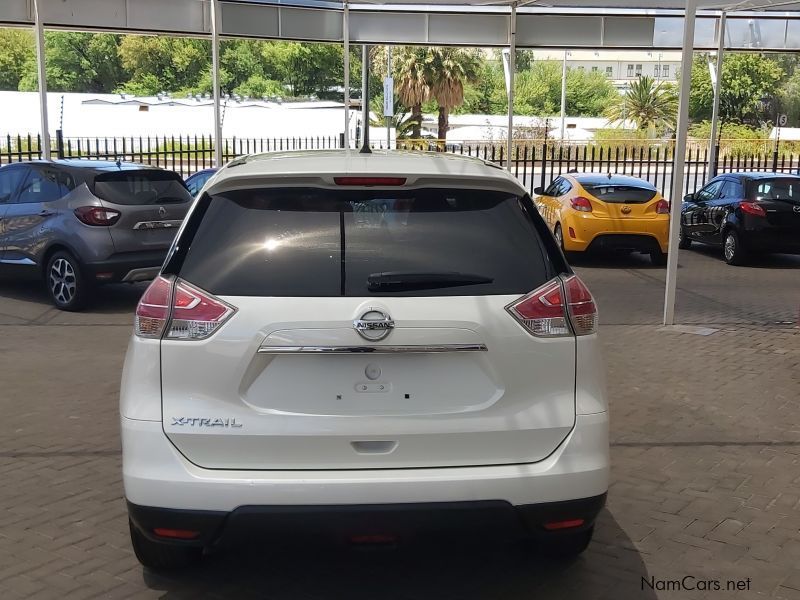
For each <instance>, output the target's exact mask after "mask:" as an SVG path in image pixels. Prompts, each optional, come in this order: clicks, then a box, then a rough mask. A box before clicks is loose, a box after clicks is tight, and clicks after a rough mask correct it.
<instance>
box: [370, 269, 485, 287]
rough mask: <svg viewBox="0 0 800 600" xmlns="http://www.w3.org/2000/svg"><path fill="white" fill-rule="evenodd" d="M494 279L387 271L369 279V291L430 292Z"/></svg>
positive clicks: (450, 273)
mask: <svg viewBox="0 0 800 600" xmlns="http://www.w3.org/2000/svg"><path fill="white" fill-rule="evenodd" d="M493 281H494V279H493V278H492V277H485V276H483V275H475V274H474V273H458V272H454V271H453V272H443V273H436V272H434V273H412V272H407V271H387V272H384V273H372V274H371V275H370V276H369V277H368V278H367V289H368V290H369V291H371V292H399V291H409V290H430V289H435V288H445V287H457V286H461V285H480V284H483V283H492V282H493Z"/></svg>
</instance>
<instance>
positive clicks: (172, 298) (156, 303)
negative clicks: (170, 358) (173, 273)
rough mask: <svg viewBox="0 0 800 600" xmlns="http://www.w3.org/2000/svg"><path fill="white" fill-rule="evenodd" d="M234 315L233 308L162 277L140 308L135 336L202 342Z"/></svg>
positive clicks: (188, 286) (154, 284)
mask: <svg viewBox="0 0 800 600" xmlns="http://www.w3.org/2000/svg"><path fill="white" fill-rule="evenodd" d="M234 312H236V309H235V308H234V307H232V306H231V305H230V304H227V303H226V302H223V301H222V300H220V299H219V298H216V297H215V296H213V295H211V294H209V293H208V292H204V291H203V290H201V289H199V288H196V287H195V286H193V285H191V284H190V283H188V282H186V281H182V280H180V279H178V280H173V279H167V278H165V277H161V276H159V277H157V278H156V279H155V280H154V281H153V283H151V284H150V287H148V288H147V290H146V291H145V293H144V295H143V296H142V299H141V300H140V301H139V304H138V306H137V307H136V325H135V333H136V335H138V336H139V337H143V338H161V337H162V336H163V337H166V338H168V339H180V340H202V339H205V338H207V337H209V336H210V335H211V334H213V333H214V332H215V331H216V330H217V329H218V328H219V327H220V325H222V324H223V323H224V322H225V321H227V320H228V319H229V318H230V317H231V316H232V315H233V313H234ZM167 323H169V327H168V329H167ZM165 329H166V330H167V331H166V335H164V331H165Z"/></svg>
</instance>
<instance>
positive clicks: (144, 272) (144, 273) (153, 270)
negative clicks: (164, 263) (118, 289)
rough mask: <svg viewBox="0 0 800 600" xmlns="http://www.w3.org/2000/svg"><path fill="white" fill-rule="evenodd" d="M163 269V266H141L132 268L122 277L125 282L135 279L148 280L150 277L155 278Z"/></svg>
mask: <svg viewBox="0 0 800 600" xmlns="http://www.w3.org/2000/svg"><path fill="white" fill-rule="evenodd" d="M160 270H161V267H141V268H138V269H131V270H130V271H128V273H127V274H126V275H125V277H123V278H122V281H123V282H126V283H130V282H134V281H147V280H149V279H155V278H156V275H158V272H159V271H160Z"/></svg>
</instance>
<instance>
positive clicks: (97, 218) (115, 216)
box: [72, 206, 122, 227]
mask: <svg viewBox="0 0 800 600" xmlns="http://www.w3.org/2000/svg"><path fill="white" fill-rule="evenodd" d="M72 212H74V213H75V216H76V217H78V219H79V220H80V221H81V222H83V223H86V224H87V225H94V226H97V227H108V226H110V225H113V224H114V223H116V222H117V221H119V217H120V215H121V214H122V213H120V212H119V211H118V210H114V209H113V208H103V207H102V206H79V207H78V208H76V209H75V210H74V211H72Z"/></svg>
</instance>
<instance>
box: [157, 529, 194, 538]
mask: <svg viewBox="0 0 800 600" xmlns="http://www.w3.org/2000/svg"><path fill="white" fill-rule="evenodd" d="M153 533H155V534H156V535H157V536H158V537H163V538H171V539H173V540H193V539H196V538H199V537H200V532H199V531H192V530H190V529H164V528H162V527H156V528H155V529H153Z"/></svg>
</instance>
